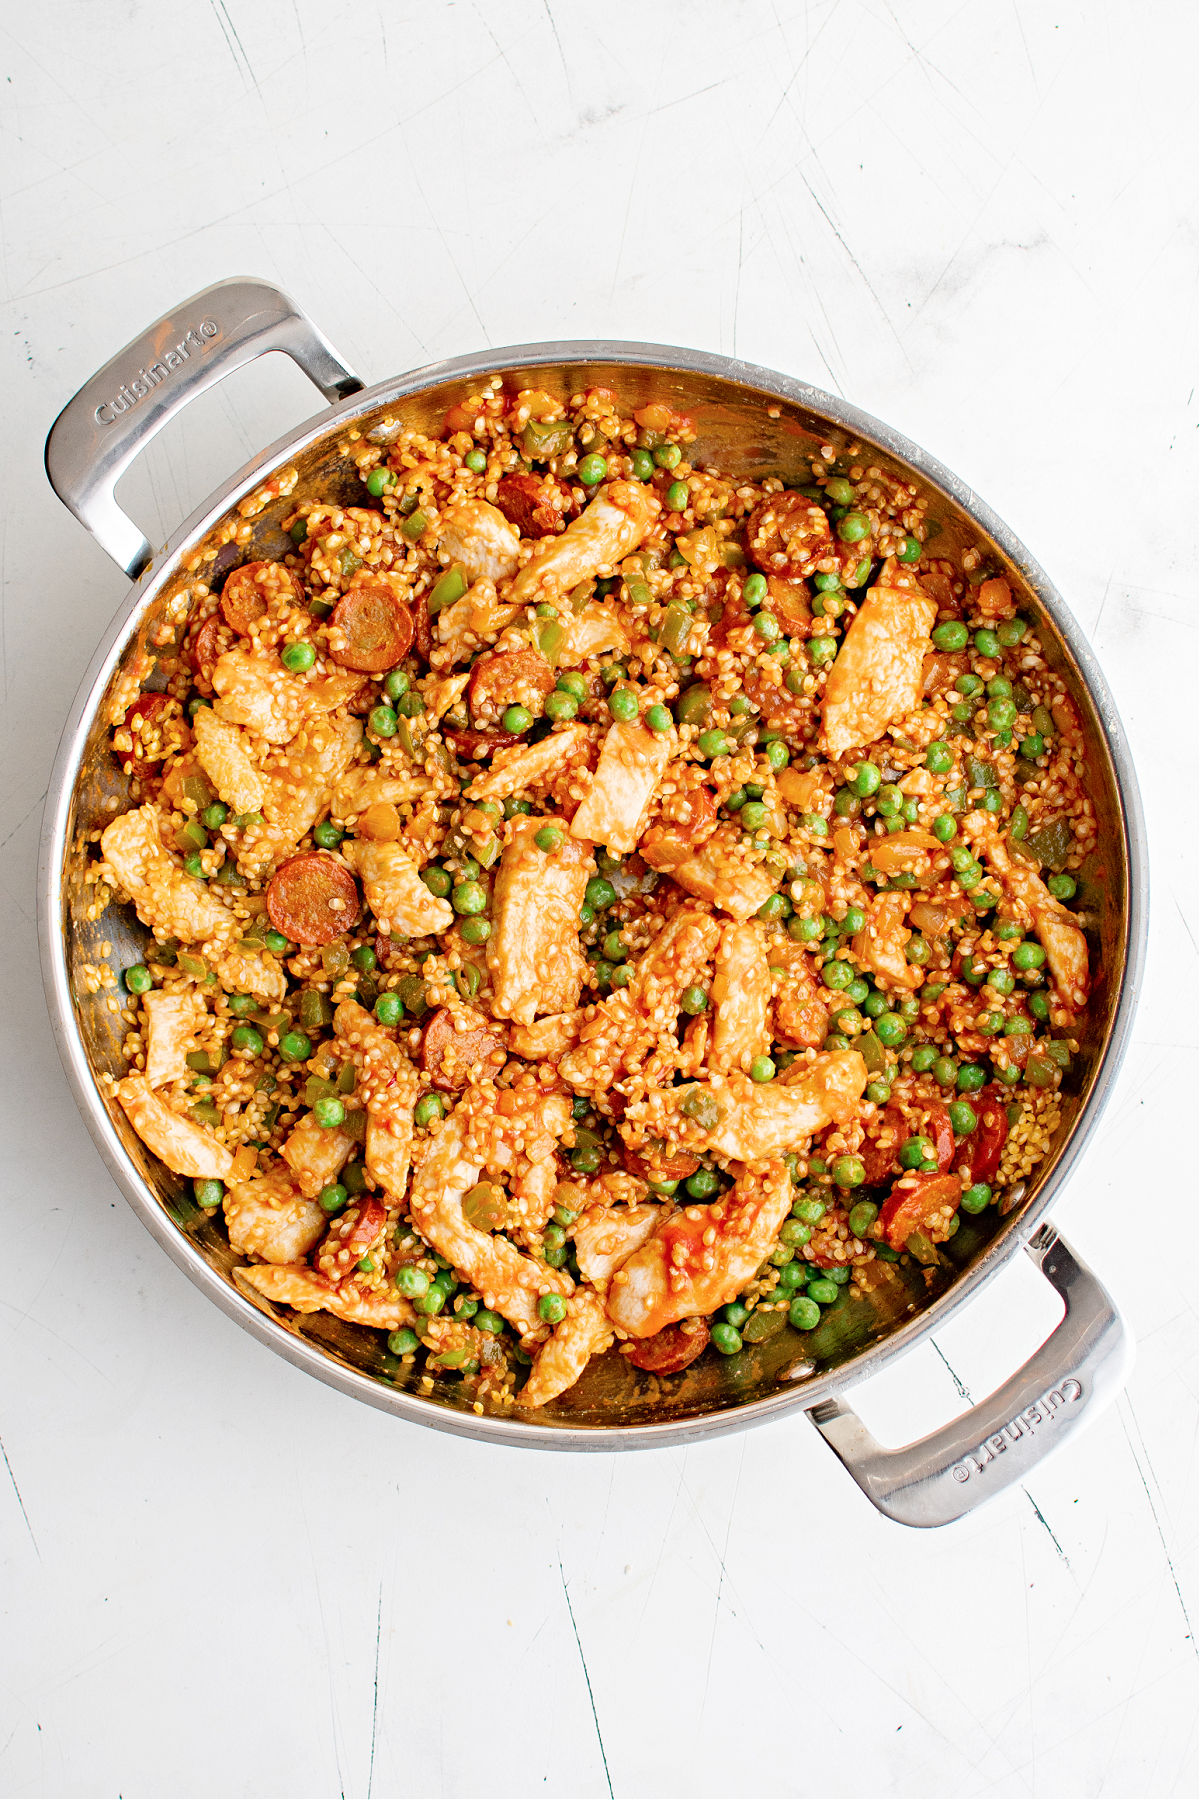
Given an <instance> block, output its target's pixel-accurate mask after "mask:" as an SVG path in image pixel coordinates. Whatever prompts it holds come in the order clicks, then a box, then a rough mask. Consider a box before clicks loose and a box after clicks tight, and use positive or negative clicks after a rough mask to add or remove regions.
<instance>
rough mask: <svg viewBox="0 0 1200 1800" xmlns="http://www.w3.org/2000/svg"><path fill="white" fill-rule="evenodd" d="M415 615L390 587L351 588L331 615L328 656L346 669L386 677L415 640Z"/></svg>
mask: <svg viewBox="0 0 1200 1800" xmlns="http://www.w3.org/2000/svg"><path fill="white" fill-rule="evenodd" d="M413 632H414V627H413V616H412V613H411V612H410V611H409V609H408V607H407V606H406V605H405V604H404V602H403V600H401V599H399V598H398V597H397V595H395V594H393V592H392V590H391V588H387V587H383V586H382V585H381V586H379V587H370V586H367V585H364V586H362V587H356V588H351V589H350V591H349V593H347V594H343V595H342V597H341V599H340V600H339V601H338V603H337V605H336V606H335V607H334V609H333V611H332V612H331V613H330V615H329V634H330V635H329V655H330V659H331V660H332V661H333V662H335V663H340V664H341V666H342V668H343V669H354V670H356V671H357V672H358V673H359V674H362V675H383V674H385V673H386V672H387V670H388V669H394V668H395V666H396V664H397V663H398V662H399V661H400V659H401V657H402V656H404V655H405V654H406V653H407V651H408V648H409V646H410V644H411V643H412V641H413Z"/></svg>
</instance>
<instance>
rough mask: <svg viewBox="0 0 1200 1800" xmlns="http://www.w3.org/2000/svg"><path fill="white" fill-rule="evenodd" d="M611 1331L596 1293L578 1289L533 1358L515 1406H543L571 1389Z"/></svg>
mask: <svg viewBox="0 0 1200 1800" xmlns="http://www.w3.org/2000/svg"><path fill="white" fill-rule="evenodd" d="M612 1340H613V1329H612V1326H611V1325H610V1324H609V1322H608V1320H607V1319H606V1318H605V1316H604V1307H603V1306H602V1305H601V1302H600V1297H599V1295H598V1294H595V1293H593V1292H592V1291H591V1290H590V1289H589V1288H581V1289H580V1291H579V1292H578V1293H577V1294H572V1296H571V1298H570V1299H569V1300H568V1301H567V1316H566V1318H565V1319H563V1320H562V1321H561V1323H560V1324H558V1325H556V1326H555V1327H554V1330H553V1331H552V1332H551V1334H550V1336H549V1337H548V1338H547V1339H546V1342H545V1343H544V1344H543V1345H542V1347H541V1349H540V1350H539V1351H538V1352H537V1355H536V1356H535V1357H534V1359H533V1367H532V1369H531V1370H530V1371H529V1379H528V1380H527V1381H526V1383H525V1386H524V1387H523V1388H522V1389H521V1391H520V1393H519V1394H518V1395H517V1405H518V1406H545V1405H546V1403H547V1401H549V1400H553V1399H555V1398H556V1397H557V1396H558V1395H559V1394H562V1393H565V1392H566V1390H567V1389H568V1388H569V1387H573V1386H574V1385H575V1383H576V1382H577V1381H578V1380H579V1377H580V1376H581V1375H582V1374H583V1371H584V1369H585V1368H586V1367H587V1365H588V1363H589V1362H590V1361H591V1359H592V1357H593V1356H599V1355H600V1353H601V1352H602V1351H604V1350H607V1349H608V1346H609V1345H610V1344H611V1343H612Z"/></svg>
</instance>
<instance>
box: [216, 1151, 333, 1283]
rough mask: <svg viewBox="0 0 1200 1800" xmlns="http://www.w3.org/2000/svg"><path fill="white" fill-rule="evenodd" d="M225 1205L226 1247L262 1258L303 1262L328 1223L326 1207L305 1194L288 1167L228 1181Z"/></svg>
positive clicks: (274, 1260) (241, 1253)
mask: <svg viewBox="0 0 1200 1800" xmlns="http://www.w3.org/2000/svg"><path fill="white" fill-rule="evenodd" d="M224 1204H225V1223H226V1225H227V1226H228V1227H229V1242H230V1246H231V1247H232V1248H233V1249H234V1250H236V1251H238V1253H239V1254H240V1255H242V1256H261V1257H262V1259H263V1261H264V1262H269V1263H295V1262H301V1261H302V1260H303V1258H304V1257H306V1256H307V1255H308V1253H309V1251H310V1250H311V1249H312V1248H313V1246H314V1245H315V1244H317V1243H319V1242H320V1240H321V1238H323V1237H324V1235H325V1232H326V1230H327V1228H328V1225H329V1216H328V1214H327V1213H326V1212H325V1210H324V1208H323V1207H320V1206H318V1205H317V1204H316V1202H315V1201H314V1200H306V1199H305V1198H304V1195H303V1194H302V1193H301V1192H300V1190H299V1189H298V1188H297V1186H296V1184H295V1182H294V1181H293V1180H292V1178H291V1176H290V1175H289V1174H288V1172H287V1170H286V1169H272V1170H271V1172H270V1173H269V1174H267V1175H258V1176H256V1177H255V1178H254V1179H253V1180H251V1181H235V1182H233V1183H231V1185H230V1188H229V1191H228V1193H227V1194H226V1195H225V1202H224Z"/></svg>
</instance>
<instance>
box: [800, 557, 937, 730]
mask: <svg viewBox="0 0 1200 1800" xmlns="http://www.w3.org/2000/svg"><path fill="white" fill-rule="evenodd" d="M936 618H937V604H936V602H935V601H933V600H930V599H929V598H928V596H927V595H925V594H923V593H921V592H919V591H918V590H917V589H915V588H887V587H875V588H872V589H871V591H870V593H869V594H868V595H867V597H866V599H865V600H864V601H863V603H862V605H861V606H860V607H859V609H858V611H857V612H856V613H855V615H854V618H853V619H852V620H851V623H850V628H849V630H848V631H847V633H846V635H845V637H844V638H843V639H842V647H841V649H840V650H839V651H838V654H837V659H836V661H835V662H834V665H833V667H832V669H830V671H829V677H828V680H827V681H826V683H825V700H824V707H823V719H824V731H825V748H826V750H827V752H828V754H829V755H830V756H844V755H845V753H846V751H847V750H851V749H854V748H856V747H857V746H858V745H860V744H873V743H874V742H875V739H876V738H877V737H879V736H880V735H881V734H882V732H884V731H885V730H886V729H887V727H888V726H889V725H890V724H891V723H892V721H893V719H901V718H903V717H904V715H905V714H906V713H910V712H912V711H913V709H914V707H917V706H919V705H920V703H921V691H922V685H923V681H924V663H925V658H926V656H927V655H928V653H929V651H930V648H931V645H930V638H929V634H930V632H931V631H932V629H933V622H934V620H935V619H936Z"/></svg>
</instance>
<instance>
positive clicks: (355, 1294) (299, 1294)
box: [235, 1263, 416, 1331]
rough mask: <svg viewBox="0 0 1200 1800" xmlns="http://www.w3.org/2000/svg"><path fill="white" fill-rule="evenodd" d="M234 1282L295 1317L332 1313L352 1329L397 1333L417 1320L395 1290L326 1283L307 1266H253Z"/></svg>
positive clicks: (338, 1282) (236, 1277)
mask: <svg viewBox="0 0 1200 1800" xmlns="http://www.w3.org/2000/svg"><path fill="white" fill-rule="evenodd" d="M235 1279H236V1281H237V1284H238V1286H239V1287H240V1288H242V1289H245V1288H252V1289H253V1290H254V1291H255V1292H256V1293H259V1294H262V1295H263V1296H264V1298H265V1299H267V1300H273V1301H275V1303H276V1305H278V1306H290V1307H291V1308H292V1309H293V1310H294V1311H295V1312H298V1313H314V1312H327V1313H332V1314H333V1316H334V1318H335V1319H345V1320H346V1321H347V1322H348V1323H349V1324H351V1325H373V1326H374V1327H375V1328H376V1330H378V1331H397V1330H398V1329H399V1328H400V1326H401V1325H412V1324H413V1323H415V1320H416V1314H415V1313H414V1312H413V1309H412V1307H411V1305H410V1304H409V1302H408V1301H407V1300H405V1299H404V1298H403V1296H402V1295H400V1294H398V1293H397V1292H396V1291H395V1289H394V1288H390V1289H389V1288H379V1289H371V1288H361V1287H357V1286H356V1285H355V1283H354V1282H353V1281H329V1280H327V1278H326V1277H325V1276H324V1275H318V1274H317V1272H316V1270H315V1269H310V1268H309V1266H308V1264H307V1263H289V1264H288V1265H287V1266H286V1267H284V1268H273V1267H272V1266H271V1264H270V1263H255V1264H254V1265H253V1266H252V1267H250V1268H248V1269H238V1270H237V1271H236V1272H235Z"/></svg>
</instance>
